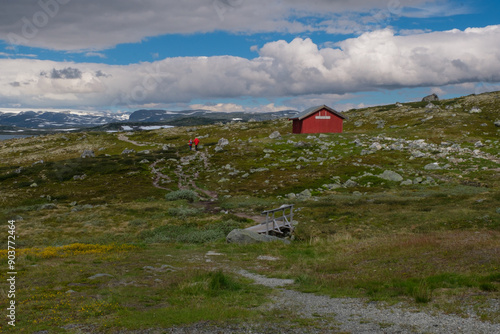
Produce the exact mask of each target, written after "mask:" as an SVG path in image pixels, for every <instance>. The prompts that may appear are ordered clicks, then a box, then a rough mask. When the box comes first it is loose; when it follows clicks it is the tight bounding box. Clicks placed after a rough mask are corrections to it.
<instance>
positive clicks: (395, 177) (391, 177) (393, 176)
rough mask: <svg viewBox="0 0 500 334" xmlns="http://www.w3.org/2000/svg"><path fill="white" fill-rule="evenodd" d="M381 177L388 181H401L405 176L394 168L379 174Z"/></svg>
mask: <svg viewBox="0 0 500 334" xmlns="http://www.w3.org/2000/svg"><path fill="white" fill-rule="evenodd" d="M378 177H379V178H381V179H384V180H387V181H394V182H401V181H403V177H402V176H401V175H399V174H398V173H396V172H393V171H392V170H386V171H384V172H383V173H382V174H380V175H379V176H378Z"/></svg>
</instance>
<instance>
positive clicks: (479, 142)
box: [474, 141, 484, 147]
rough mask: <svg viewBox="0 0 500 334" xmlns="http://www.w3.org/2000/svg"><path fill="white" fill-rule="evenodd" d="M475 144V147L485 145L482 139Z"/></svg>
mask: <svg viewBox="0 0 500 334" xmlns="http://www.w3.org/2000/svg"><path fill="white" fill-rule="evenodd" d="M474 146H475V147H483V146H484V144H483V143H481V141H477V142H476V143H474Z"/></svg>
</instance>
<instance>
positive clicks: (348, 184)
mask: <svg viewBox="0 0 500 334" xmlns="http://www.w3.org/2000/svg"><path fill="white" fill-rule="evenodd" d="M357 186H358V183H357V182H356V181H353V180H347V181H346V182H345V183H344V187H345V188H354V187H357Z"/></svg>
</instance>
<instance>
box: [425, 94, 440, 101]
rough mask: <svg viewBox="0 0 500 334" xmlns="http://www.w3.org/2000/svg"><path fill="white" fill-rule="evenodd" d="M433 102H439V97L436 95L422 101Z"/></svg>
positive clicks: (428, 96)
mask: <svg viewBox="0 0 500 334" xmlns="http://www.w3.org/2000/svg"><path fill="white" fill-rule="evenodd" d="M432 101H439V96H437V95H436V94H431V95H427V96H426V97H424V98H423V99H422V102H432Z"/></svg>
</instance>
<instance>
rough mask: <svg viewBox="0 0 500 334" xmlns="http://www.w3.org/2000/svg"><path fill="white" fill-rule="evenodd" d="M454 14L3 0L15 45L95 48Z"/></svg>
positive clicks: (359, 26) (364, 0) (257, 0)
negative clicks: (183, 36)
mask: <svg viewBox="0 0 500 334" xmlns="http://www.w3.org/2000/svg"><path fill="white" fill-rule="evenodd" d="M462 12H463V10H462ZM450 13H451V14H456V13H459V12H457V10H456V9H455V7H452V6H451V5H450V3H449V1H448V0H398V1H388V0H350V1H345V0H316V1H303V0H288V1H270V0H252V1H244V0H202V1H200V0H183V1H174V0H170V1H165V0H142V1H137V0H106V1H102V0H85V1H84V0H40V1H32V0H16V1H2V2H1V3H0V39H2V40H4V41H7V42H8V43H10V44H13V45H28V46H32V47H42V48H49V49H57V50H94V51H92V52H95V50H100V49H101V50H102V49H106V48H111V47H113V46H115V45H117V44H121V43H133V42H139V41H141V40H143V39H144V38H147V37H152V36H159V35H164V34H177V33H182V34H185V33H197V32H212V31H221V30H222V31H229V32H245V33H252V32H289V33H301V32H307V31H318V30H320V31H326V32H329V33H345V34H350V33H359V32H364V31H366V30H368V29H373V27H377V26H385V25H386V24H387V22H389V21H390V20H392V19H394V18H398V17H401V16H413V17H429V16H446V15H450ZM90 55H92V56H98V54H96V53H91V54H90Z"/></svg>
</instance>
